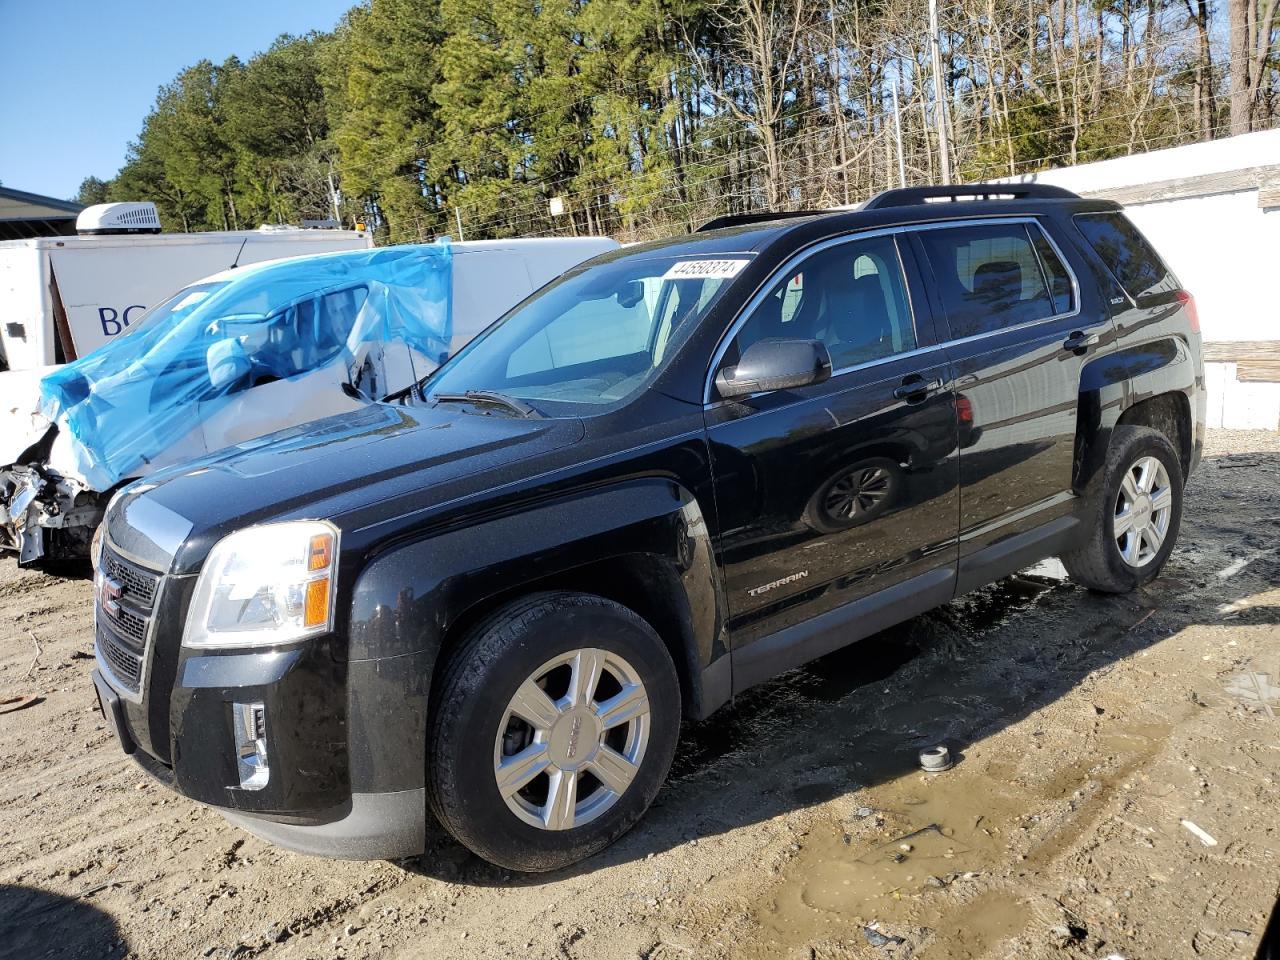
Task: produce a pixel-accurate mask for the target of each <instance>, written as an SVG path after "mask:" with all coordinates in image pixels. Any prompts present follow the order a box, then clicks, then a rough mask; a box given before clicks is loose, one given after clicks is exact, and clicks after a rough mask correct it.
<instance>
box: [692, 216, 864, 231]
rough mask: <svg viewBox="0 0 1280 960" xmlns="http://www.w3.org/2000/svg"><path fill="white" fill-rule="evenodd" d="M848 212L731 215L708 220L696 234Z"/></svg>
mask: <svg viewBox="0 0 1280 960" xmlns="http://www.w3.org/2000/svg"><path fill="white" fill-rule="evenodd" d="M848 212H849V211H848V210H765V211H762V212H760V213H730V214H726V215H725V216H723V217H715V218H713V219H711V220H708V221H707V222H706V223H704V224H703V225H702V226H700V227H698V229H696V230H694V231H693V232H694V233H703V232H705V231H707V230H720V229H723V228H724V227H741V226H743V225H745V224H748V223H768V222H769V221H770V220H790V219H793V218H795V217H817V216H821V215H822V214H824V213H848Z"/></svg>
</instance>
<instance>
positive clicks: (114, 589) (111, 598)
mask: <svg viewBox="0 0 1280 960" xmlns="http://www.w3.org/2000/svg"><path fill="white" fill-rule="evenodd" d="M123 595H124V584H122V583H121V582H120V581H119V580H113V579H112V578H111V577H103V578H102V609H103V610H104V611H106V613H108V614H109V615H110V616H111V618H112V619H113V620H118V619H120V597H121V596H123Z"/></svg>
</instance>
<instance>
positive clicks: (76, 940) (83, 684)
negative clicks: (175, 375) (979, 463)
mask: <svg viewBox="0 0 1280 960" xmlns="http://www.w3.org/2000/svg"><path fill="white" fill-rule="evenodd" d="M1054 567H1055V565H1054V564H1048V565H1042V567H1040V568H1037V569H1036V571H1034V572H1030V573H1025V574H1023V575H1021V576H1019V577H1015V578H1012V579H1010V580H1006V581H1004V582H1002V583H999V584H996V585H993V586H991V587H988V588H986V589H984V590H982V591H980V592H978V593H976V594H974V595H971V596H970V597H968V598H965V599H963V600H961V601H959V602H957V603H954V604H952V605H951V606H950V607H947V608H945V609H942V610H939V611H935V612H934V613H932V614H929V615H927V616H924V617H920V618H918V619H916V620H913V621H912V622H910V623H908V624H905V625H903V626H902V627H900V628H897V629H894V630H892V631H889V632H887V633H885V634H882V635H880V636H878V637H875V638H873V639H871V640H868V641H865V642H864V643H862V644H859V645H857V646H855V647H853V648H851V649H849V650H846V651H842V652H840V653H838V654H835V655H833V656H830V657H827V658H825V659H824V660H822V661H819V662H818V663H816V664H814V665H812V666H810V667H808V668H806V669H803V670H800V671H796V672H794V673H792V674H789V675H788V676H786V677H784V678H782V679H780V680H778V681H776V682H774V683H772V684H770V685H767V686H764V687H761V688H758V689H757V690H755V691H753V692H752V693H751V694H750V695H748V696H746V697H743V698H740V699H739V701H738V702H737V703H736V704H735V705H733V706H731V707H729V708H726V709H725V710H723V711H721V713H719V714H718V715H717V716H715V717H714V718H712V719H711V720H710V721H708V722H706V723H702V724H693V725H689V726H688V727H687V729H686V730H685V734H684V739H683V742H682V747H681V750H680V753H679V755H678V757H677V761H676V768H675V770H674V771H673V776H672V781H671V783H670V785H669V786H668V787H667V788H666V789H665V790H664V791H663V792H662V794H661V795H660V796H659V798H658V802H657V804H656V806H655V808H654V809H653V810H652V811H651V812H650V813H649V815H648V816H647V817H646V818H645V820H643V821H642V822H641V824H640V825H639V826H638V827H637V828H636V829H635V830H633V831H632V832H631V833H630V834H629V835H628V836H627V837H625V838H624V839H623V840H622V841H621V842H620V843H619V844H618V845H617V846H616V847H614V848H613V849H611V850H610V851H608V852H606V853H605V854H603V855H602V856H600V857H597V858H595V859H594V860H591V861H589V862H588V863H585V864H582V865H580V866H579V867H577V868H575V869H572V870H569V871H564V872H561V873H558V874H552V875H546V876H539V877H521V876H512V875H510V874H506V873H504V872H502V871H499V870H497V869H495V868H493V867H490V866H488V865H486V864H484V863H482V862H480V861H478V860H477V859H476V858H474V857H472V856H471V855H469V854H468V853H467V852H466V851H465V850H463V849H461V848H460V847H458V846H457V845H456V844H454V843H452V842H451V841H449V840H447V839H445V838H444V837H440V836H437V837H435V838H434V839H433V841H432V843H431V851H430V852H429V853H428V854H427V855H426V856H424V857H421V858H418V859H416V860H413V861H406V862H401V863H341V862H334V861H326V860H318V859H312V858H308V857H303V856H300V855H296V854H293V853H290V852H287V851H284V850H280V849H276V848H273V847H271V846H269V845H267V844H265V843H263V842H261V841H259V840H256V839H254V838H252V837H249V836H247V835H246V834H243V833H241V832H240V831H239V830H237V829H236V828H234V827H232V826H230V825H228V824H227V823H225V822H224V821H223V820H222V819H221V818H220V817H219V816H218V815H217V814H215V813H213V812H211V811H209V810H207V809H205V808H202V807H199V806H197V805H196V804H194V803H192V802H189V801H187V800H185V799H183V798H181V797H178V796H175V795H173V794H170V793H169V792H167V791H166V790H165V789H163V788H162V787H160V786H158V785H156V784H154V783H152V782H150V781H149V780H148V779H147V778H146V777H145V776H144V775H143V774H142V773H141V772H139V771H138V770H137V769H135V768H134V766H133V765H132V763H131V762H130V761H128V760H127V759H126V758H125V757H124V756H123V755H122V754H121V752H120V751H119V749H118V747H117V746H116V744H115V742H114V741H113V739H112V736H111V734H110V732H109V731H108V730H107V728H106V726H105V725H104V722H103V721H102V719H101V718H100V717H99V715H98V714H97V712H96V709H95V707H94V698H93V692H92V685H91V683H90V680H89V670H90V667H91V665H92V660H91V624H90V597H91V592H92V591H91V584H90V583H89V582H88V581H87V580H84V579H58V578H54V577H50V576H46V575H43V574H39V573H33V572H26V571H19V570H18V569H17V568H16V566H15V565H14V564H13V562H12V560H8V559H6V560H3V561H0V700H4V699H6V698H9V697H16V696H19V695H24V694H28V695H29V694H37V695H39V696H40V697H41V698H42V699H41V701H40V702H38V703H37V704H35V705H33V706H30V707H27V708H26V709H22V710H19V711H16V712H10V713H2V714H0V771H2V772H3V776H0V955H3V956H6V957H7V956H14V957H22V958H24V960H37V958H40V957H55V956H56V957H63V956H65V957H95V958H96V957H123V956H129V957H148V958H150V957H156V958H172V957H218V958H221V957H251V956H263V955H265V956H267V957H270V958H271V960H277V958H280V960H284V958H306V957H314V958H319V957H349V958H359V957H375V956H376V957H431V958H448V957H464V956H465V957H468V958H485V957H552V958H559V957H563V958H603V960H612V958H628V960H630V958H645V960H658V958H662V960H671V958H685V957H699V958H702V957H708V958H717V957H747V958H756V957H782V958H787V960H791V958H796V960H800V958H823V960H825V958H836V957H839V958H873V957H874V958H889V960H894V958H903V957H909V956H910V957H923V958H926V960H961V958H972V960H977V958H989V960H992V958H1015V957H1016V958H1020V960H1021V958H1032V960H1035V958H1048V957H1053V958H1084V957H1088V958H1115V957H1121V958H1128V960H1136V958H1182V957H1209V958H1227V957H1244V958H1250V957H1253V955H1254V952H1255V950H1256V949H1257V942H1258V939H1259V938H1260V937H1261V934H1262V930H1263V926H1264V924H1265V922H1266V917H1267V915H1268V914H1269V912H1270V911H1271V909H1272V906H1273V905H1274V903H1275V900H1276V895H1277V883H1278V881H1280V818H1278V817H1277V812H1278V811H1280V782H1278V781H1280V736H1278V735H1277V734H1278V733H1280V727H1278V726H1277V718H1276V711H1277V710H1280V643H1278V642H1277V641H1280V435H1277V434H1274V433H1244V432H1216V433H1212V434H1211V435H1210V440H1209V447H1208V450H1207V457H1206V461H1205V463H1204V465H1203V467H1202V468H1201V470H1200V471H1199V473H1198V474H1197V475H1196V476H1195V477H1194V478H1193V479H1192V482H1191V484H1190V486H1189V488H1188V502H1187V509H1186V518H1185V520H1184V523H1183V529H1182V536H1181V540H1180V543H1179V545H1178V548H1177V550H1176V551H1175V553H1174V555H1173V558H1172V559H1171V561H1170V563H1169V565H1168V567H1167V568H1166V571H1165V574H1164V576H1163V577H1162V578H1161V579H1160V580H1158V581H1157V582H1156V583H1154V584H1153V585H1151V586H1150V587H1149V588H1148V589H1146V590H1143V591H1142V592H1140V593H1137V594H1135V595H1132V596H1127V597H1101V596H1094V595H1090V594H1088V593H1086V592H1085V591H1083V590H1081V589H1078V588H1076V587H1074V586H1072V585H1071V584H1069V583H1064V582H1062V581H1061V579H1060V578H1059V577H1058V576H1056V575H1055V570H1054ZM0 709H3V708H2V707H0ZM936 742H945V743H947V744H948V745H949V746H950V748H951V750H952V751H953V752H954V753H956V754H957V755H958V757H959V762H958V763H957V765H956V766H955V767H954V768H953V769H952V770H950V771H948V772H946V773H941V774H936V775H925V774H922V773H921V772H920V771H919V770H918V769H917V767H916V753H917V751H918V750H919V749H920V748H921V747H924V746H927V745H931V744H933V743H936Z"/></svg>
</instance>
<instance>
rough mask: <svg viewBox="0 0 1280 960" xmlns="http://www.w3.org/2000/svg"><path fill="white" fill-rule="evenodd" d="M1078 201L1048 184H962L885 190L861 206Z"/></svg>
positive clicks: (880, 207)
mask: <svg viewBox="0 0 1280 960" xmlns="http://www.w3.org/2000/svg"><path fill="white" fill-rule="evenodd" d="M1005 199H1009V200H1079V199H1080V197H1079V196H1078V195H1077V194H1074V193H1072V192H1071V191H1070V190H1064V189H1063V188H1062V187H1055V186H1053V185H1052V184H1048V183H963V184H955V185H954V186H949V187H903V188H901V189H899V190H885V191H883V192H881V193H877V194H876V195H875V196H874V197H872V198H871V199H870V200H868V201H867V202H866V203H864V204H863V205H862V208H861V209H863V210H883V209H884V208H886V207H911V206H915V205H917V204H921V203H928V202H929V201H930V200H953V201H958V200H1005Z"/></svg>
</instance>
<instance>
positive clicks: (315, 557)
mask: <svg viewBox="0 0 1280 960" xmlns="http://www.w3.org/2000/svg"><path fill="white" fill-rule="evenodd" d="M332 562H333V535H332V534H328V533H318V534H316V535H315V536H314V537H312V538H311V546H310V547H308V548H307V569H308V570H328V569H329V564H330V563H332Z"/></svg>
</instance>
